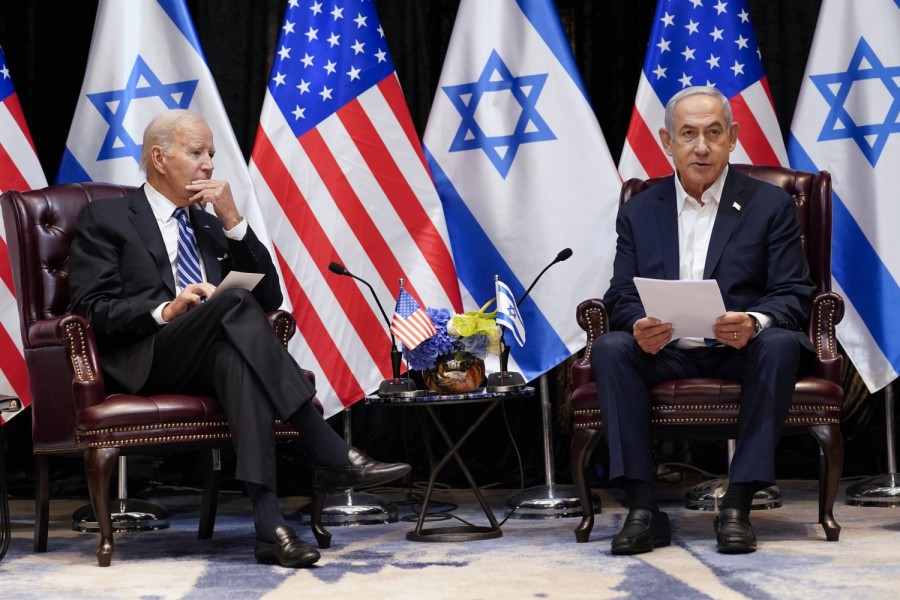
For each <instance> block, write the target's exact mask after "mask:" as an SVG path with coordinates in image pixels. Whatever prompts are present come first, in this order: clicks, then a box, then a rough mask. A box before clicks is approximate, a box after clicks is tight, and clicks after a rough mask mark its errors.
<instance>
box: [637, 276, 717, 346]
mask: <svg viewBox="0 0 900 600" xmlns="http://www.w3.org/2000/svg"><path fill="white" fill-rule="evenodd" d="M634 285H635V287H636V288H637V291H638V294H639V295H640V297H641V302H642V303H643V304H644V311H645V312H646V313H647V316H648V317H655V318H657V319H659V320H660V321H662V322H663V323H671V324H672V339H678V338H685V337H697V338H713V337H715V336H714V335H713V325H715V322H716V319H717V318H719V317H720V316H722V315H723V314H725V302H724V301H723V300H722V293H721V292H720V291H719V286H718V284H716V282H715V280H713V279H702V280H695V281H685V280H672V279H647V278H645V277H635V278H634Z"/></svg>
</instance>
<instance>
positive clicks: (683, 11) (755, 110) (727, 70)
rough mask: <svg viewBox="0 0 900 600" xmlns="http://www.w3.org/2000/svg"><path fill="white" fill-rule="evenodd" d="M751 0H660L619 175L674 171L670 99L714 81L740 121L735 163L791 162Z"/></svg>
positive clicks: (660, 173)
mask: <svg viewBox="0 0 900 600" xmlns="http://www.w3.org/2000/svg"><path fill="white" fill-rule="evenodd" d="M761 57H762V55H761V53H760V50H759V46H758V45H757V43H756V35H755V34H754V32H753V25H752V24H751V22H750V13H749V11H748V10H747V2H746V0H728V2H725V1H724V0H715V2H714V0H659V3H658V4H657V7H656V15H655V16H654V22H653V29H652V31H651V32H650V42H649V44H648V46H647V55H646V57H645V58H644V67H643V70H642V71H641V79H640V83H639V84H638V92H637V98H636V99H635V106H634V111H633V112H632V114H631V124H630V125H629V127H628V135H627V139H626V140H625V147H624V148H623V150H622V157H621V159H620V160H619V173H620V174H621V176H622V178H623V179H626V180H627V179H630V178H632V177H640V178H642V179H644V178H647V177H660V176H662V175H667V174H669V173H671V172H672V171H673V167H672V163H671V160H670V159H669V157H668V156H667V155H666V153H665V151H664V150H663V148H662V145H661V144H660V141H659V136H658V135H657V131H658V130H659V128H660V127H661V126H662V125H663V120H664V114H665V106H666V102H668V101H669V99H670V98H671V97H672V96H674V95H675V94H676V93H677V92H679V91H681V90H682V89H684V88H686V87H689V86H694V85H712V86H715V87H716V88H718V89H719V91H721V92H722V93H723V94H724V95H725V96H726V97H727V98H728V99H729V100H730V102H731V109H732V112H733V115H734V121H735V122H737V123H740V125H741V129H740V133H739V137H738V144H737V147H736V148H735V149H734V151H733V152H732V153H731V161H732V162H735V163H750V164H757V165H783V166H787V164H788V161H787V153H786V152H785V148H784V141H783V140H782V137H781V130H780V129H779V127H778V119H777V118H776V116H775V109H774V107H773V106H772V95H771V93H770V92H769V84H768V80H767V79H766V74H765V71H764V69H763V64H762V58H761Z"/></svg>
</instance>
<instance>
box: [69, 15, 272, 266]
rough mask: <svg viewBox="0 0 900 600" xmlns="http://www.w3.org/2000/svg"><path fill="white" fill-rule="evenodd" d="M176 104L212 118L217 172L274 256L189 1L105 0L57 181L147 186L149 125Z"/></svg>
mask: <svg viewBox="0 0 900 600" xmlns="http://www.w3.org/2000/svg"><path fill="white" fill-rule="evenodd" d="M173 108H185V109H189V110H191V111H193V112H195V113H197V114H198V115H200V116H201V117H203V118H204V119H205V120H206V123H207V124H208V125H209V127H210V129H211V130H212V133H213V141H214V143H215V146H216V157H215V160H214V161H213V165H214V166H215V178H216V179H222V180H225V181H228V183H229V184H230V186H231V191H232V193H233V194H234V199H235V203H236V204H237V207H238V210H240V212H241V214H243V215H244V217H245V218H246V219H247V222H248V223H249V224H250V226H251V227H252V228H253V231H254V233H256V235H257V237H258V238H259V239H260V241H262V242H263V243H264V244H266V246H268V247H269V250H270V252H273V255H274V251H273V248H272V243H271V241H270V240H269V234H268V232H267V227H266V221H265V220H264V219H263V216H262V213H261V212H260V209H259V204H258V201H257V199H256V194H255V193H254V190H253V184H252V183H251V181H250V173H249V171H248V169H247V163H246V161H245V159H244V155H243V153H242V152H241V149H240V147H239V146H238V143H237V139H236V138H235V136H234V131H233V130H232V129H231V122H230V121H229V120H228V115H227V114H226V112H225V107H224V105H223V104H222V99H221V97H220V96H219V90H218V88H217V87H216V83H215V81H214V80H213V77H212V73H210V71H209V67H208V66H207V64H206V59H205V58H204V56H203V50H202V49H201V47H200V41H199V39H198V37H197V32H196V31H195V29H194V24H193V22H192V21H191V16H190V13H189V12H188V9H187V5H186V4H185V0H101V1H100V5H99V7H98V8H97V19H96V21H95V22H94V35H93V39H92V40H91V50H90V54H89V55H88V64H87V69H86V72H85V76H84V82H83V83H82V86H81V93H80V94H79V96H78V103H77V105H76V107H75V115H74V117H73V118H72V126H71V127H70V129H69V136H68V139H67V140H66V147H65V150H64V152H63V158H62V161H61V163H60V167H59V171H58V172H57V175H56V182H57V183H70V182H82V181H106V182H110V183H118V184H121V185H135V186H136V185H140V184H141V183H143V182H144V173H143V172H142V171H141V169H140V167H139V162H140V155H141V145H142V140H143V133H144V128H145V127H146V126H147V124H148V123H149V122H150V120H151V119H152V118H153V117H155V116H157V115H158V114H160V113H161V112H163V111H166V110H169V109H173ZM277 266H278V265H276V267H277Z"/></svg>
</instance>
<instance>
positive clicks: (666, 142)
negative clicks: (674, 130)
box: [659, 127, 737, 156]
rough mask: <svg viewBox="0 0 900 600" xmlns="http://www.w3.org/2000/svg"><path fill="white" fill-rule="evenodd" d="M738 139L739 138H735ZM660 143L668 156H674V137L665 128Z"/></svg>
mask: <svg viewBox="0 0 900 600" xmlns="http://www.w3.org/2000/svg"><path fill="white" fill-rule="evenodd" d="M735 139H737V138H735ZM659 141H661V142H662V145H663V148H664V149H665V151H666V154H668V155H669V156H672V136H671V135H669V130H668V129H666V128H665V127H660V128H659Z"/></svg>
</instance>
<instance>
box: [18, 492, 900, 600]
mask: <svg viewBox="0 0 900 600" xmlns="http://www.w3.org/2000/svg"><path fill="white" fill-rule="evenodd" d="M780 485H781V490H782V494H783V498H784V504H785V506H784V507H782V508H779V509H777V510H769V511H754V512H753V515H752V519H753V523H754V527H755V530H756V532H757V535H758V536H759V539H760V546H759V551H758V552H756V553H755V554H750V555H743V556H734V555H731V556H727V555H721V554H718V553H717V552H716V551H715V542H714V537H713V527H712V519H713V515H712V513H708V512H696V511H689V510H685V509H684V508H682V507H681V506H682V503H681V497H682V496H683V493H684V491H685V489H684V487H679V486H674V485H673V486H668V485H666V486H662V488H661V490H660V495H661V496H662V498H663V508H664V510H667V511H668V512H669V515H670V517H671V518H672V523H673V545H672V546H671V547H668V548H661V549H657V550H656V551H654V552H652V553H650V554H645V555H641V556H637V557H615V556H612V555H610V552H609V541H610V538H611V536H612V535H613V534H614V533H615V532H616V531H617V530H618V528H619V526H620V525H621V521H622V519H623V518H624V515H625V510H624V508H622V506H621V504H620V501H619V500H620V498H621V496H620V494H619V492H618V491H615V490H613V491H609V490H598V493H599V495H600V496H601V499H602V501H603V513H602V514H601V515H598V517H597V524H596V526H595V528H594V532H593V534H592V536H591V541H590V543H587V544H576V543H575V538H574V535H573V534H572V528H573V527H574V526H575V524H576V523H577V520H576V519H551V520H523V519H510V520H508V521H507V522H506V523H505V524H504V525H503V537H502V538H499V539H494V540H485V541H477V542H454V543H421V542H410V541H407V540H406V537H405V536H406V533H407V532H408V531H410V530H411V529H412V528H413V526H414V523H409V522H403V521H400V522H398V523H392V524H382V525H366V526H354V527H332V528H331V532H332V533H333V534H334V539H333V544H332V548H331V549H329V550H324V551H323V553H322V560H321V561H319V563H318V564H317V565H316V566H315V567H313V568H311V569H306V570H288V569H282V568H280V567H272V566H263V565H257V564H256V563H255V562H254V560H253V554H252V536H253V530H252V524H251V522H250V520H249V519H248V518H247V516H246V515H247V509H248V502H247V501H246V499H245V498H243V497H240V496H226V497H223V499H222V501H221V504H220V511H219V518H218V520H217V523H216V532H215V535H214V536H213V539H212V540H207V541H200V540H197V539H196V527H197V508H198V498H196V497H194V496H170V497H169V496H167V497H162V498H159V499H157V500H158V501H159V502H160V503H162V504H164V505H165V506H166V507H167V508H168V509H169V511H170V520H171V523H172V526H171V527H170V528H169V529H166V530H161V531H155V532H143V533H124V534H118V535H117V538H116V540H117V547H116V554H115V557H114V559H113V564H112V566H111V567H110V568H108V569H100V568H99V567H97V566H96V563H95V561H94V555H93V553H94V550H95V546H96V536H95V535H94V534H79V533H75V532H72V531H69V530H68V526H69V522H70V516H71V513H72V511H73V510H74V509H75V508H77V507H78V506H79V505H80V504H81V502H80V501H75V500H54V501H52V502H51V505H50V506H51V519H52V523H51V532H50V540H49V552H47V553H44V554H33V553H32V552H31V545H32V537H31V536H32V523H33V521H32V513H31V511H32V502H31V501H28V500H13V501H12V503H11V511H12V518H13V521H12V525H13V540H12V544H11V547H10V550H9V554H8V555H7V556H6V558H5V559H4V560H3V561H2V562H0V589H2V594H3V597H4V598H16V599H18V598H23V599H25V598H35V599H38V598H39V599H42V600H43V599H46V598H68V599H83V598H90V599H105V598H147V599H176V598H198V599H215V600H227V599H230V598H241V599H247V598H273V599H277V598H291V599H296V598H304V599H305V598H328V599H330V600H335V599H340V598H360V599H362V598H365V599H380V598H390V599H405V598H410V599H413V598H415V599H418V598H426V599H432V598H434V599H444V598H446V599H454V600H458V599H496V598H510V599H512V598H516V599H522V598H551V599H554V598H592V599H598V598H648V597H649V598H665V599H666V600H672V599H678V598H716V599H719V598H753V599H758V598H779V599H785V598H787V599H790V598H812V597H815V596H817V595H822V596H828V597H838V598H847V597H859V598H874V597H884V598H887V597H895V596H894V594H896V593H897V592H896V590H897V588H898V586H900V512H898V509H891V508H860V507H852V506H847V505H844V504H839V505H838V506H837V507H836V510H835V516H836V518H837V520H838V522H839V523H840V524H841V525H842V526H843V531H842V534H841V541H840V542H837V543H829V542H826V541H825V537H824V533H823V532H822V529H821V527H820V526H819V525H817V524H816V523H815V520H816V512H817V511H816V500H815V499H816V486H815V483H814V482H809V481H802V482H801V481H790V482H780ZM384 494H385V496H387V497H389V498H391V499H393V500H397V501H401V502H402V500H403V499H404V498H405V492H403V491H401V490H396V489H395V490H386V491H384ZM508 496H509V492H508V491H500V490H488V491H486V497H487V498H488V500H489V502H490V504H491V506H492V507H494V510H495V513H496V514H497V515H498V518H502V516H503V506H504V501H505V499H506V498H507V497H508ZM843 498H844V496H843V489H842V490H841V495H840V496H839V501H841V502H842V501H843ZM440 499H441V500H444V501H447V502H456V503H459V505H460V506H459V508H457V509H456V510H454V511H453V513H454V514H456V515H458V516H460V517H462V518H465V519H467V520H470V521H472V522H474V523H476V524H483V523H484V515H483V514H479V510H478V506H477V504H476V503H475V501H474V499H473V497H472V495H471V493H470V492H466V491H459V490H454V491H447V492H443V493H441V495H440ZM304 501H305V499H304V498H286V499H284V500H283V506H284V509H285V512H286V513H287V514H288V515H289V516H290V517H291V519H292V521H294V522H296V521H297V520H298V519H299V516H298V515H299V514H300V512H299V511H300V508H301V506H302V504H303V503H304ZM400 514H401V516H403V515H410V514H412V510H411V508H410V507H409V506H405V505H402V504H401V506H400ZM479 517H480V518H479ZM452 524H453V523H448V522H438V523H433V524H429V525H428V526H446V525H452ZM298 531H299V532H300V533H301V534H302V535H303V536H304V539H307V540H311V539H312V536H311V534H310V532H309V529H308V528H306V527H305V526H302V527H298Z"/></svg>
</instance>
